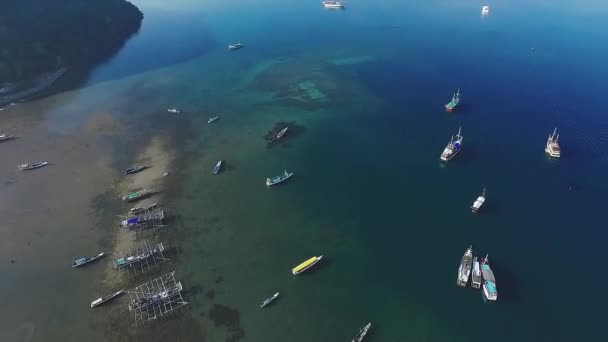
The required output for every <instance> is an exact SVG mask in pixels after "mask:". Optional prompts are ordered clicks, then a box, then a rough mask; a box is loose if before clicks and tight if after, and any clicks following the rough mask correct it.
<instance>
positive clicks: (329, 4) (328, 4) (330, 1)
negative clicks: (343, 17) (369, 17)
mask: <svg viewBox="0 0 608 342" xmlns="http://www.w3.org/2000/svg"><path fill="white" fill-rule="evenodd" d="M323 6H324V7H325V8H344V4H343V3H342V1H339V0H338V1H334V0H325V1H323Z"/></svg>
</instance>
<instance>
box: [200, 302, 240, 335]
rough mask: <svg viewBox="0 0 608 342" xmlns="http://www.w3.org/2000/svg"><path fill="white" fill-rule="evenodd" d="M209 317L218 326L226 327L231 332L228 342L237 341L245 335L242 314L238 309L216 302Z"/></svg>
mask: <svg viewBox="0 0 608 342" xmlns="http://www.w3.org/2000/svg"><path fill="white" fill-rule="evenodd" d="M209 319H210V320H212V321H213V323H214V324H215V326H216V327H221V326H224V327H226V329H227V331H228V333H229V334H228V336H227V337H226V342H236V341H238V340H240V339H242V338H243V337H245V331H244V330H243V328H241V314H240V313H239V312H238V311H237V310H234V309H231V308H229V307H227V306H224V305H220V304H214V305H213V307H212V308H211V310H209Z"/></svg>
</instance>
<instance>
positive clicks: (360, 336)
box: [352, 322, 372, 342]
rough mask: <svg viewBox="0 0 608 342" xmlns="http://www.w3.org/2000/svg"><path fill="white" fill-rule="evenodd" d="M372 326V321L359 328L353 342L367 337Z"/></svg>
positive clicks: (359, 341)
mask: <svg viewBox="0 0 608 342" xmlns="http://www.w3.org/2000/svg"><path fill="white" fill-rule="evenodd" d="M371 326H372V323H371V322H370V323H367V324H366V325H364V326H363V327H362V328H361V329H359V332H358V333H357V336H355V337H353V339H352V342H361V341H363V338H365V335H367V332H368V331H369V328H370V327H371Z"/></svg>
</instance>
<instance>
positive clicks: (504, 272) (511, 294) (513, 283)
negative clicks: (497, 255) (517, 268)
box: [492, 259, 522, 304]
mask: <svg viewBox="0 0 608 342" xmlns="http://www.w3.org/2000/svg"><path fill="white" fill-rule="evenodd" d="M492 270H493V271H494V274H495V275H496V282H497V285H498V296H499V297H498V302H499V303H504V304H517V303H520V302H521V292H520V289H521V286H520V284H521V283H522V280H521V279H520V278H518V277H517V275H516V274H517V273H514V272H511V270H509V268H508V267H507V266H506V264H503V263H501V262H496V259H494V260H492Z"/></svg>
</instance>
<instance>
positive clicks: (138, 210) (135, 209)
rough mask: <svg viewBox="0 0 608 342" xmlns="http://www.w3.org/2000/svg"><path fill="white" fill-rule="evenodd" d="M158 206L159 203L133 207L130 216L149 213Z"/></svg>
mask: <svg viewBox="0 0 608 342" xmlns="http://www.w3.org/2000/svg"><path fill="white" fill-rule="evenodd" d="M157 206H158V203H152V204H148V205H144V206H143V207H133V208H131V209H130V210H129V213H130V214H139V213H141V212H142V211H148V210H151V209H154V208H156V207H157Z"/></svg>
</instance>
